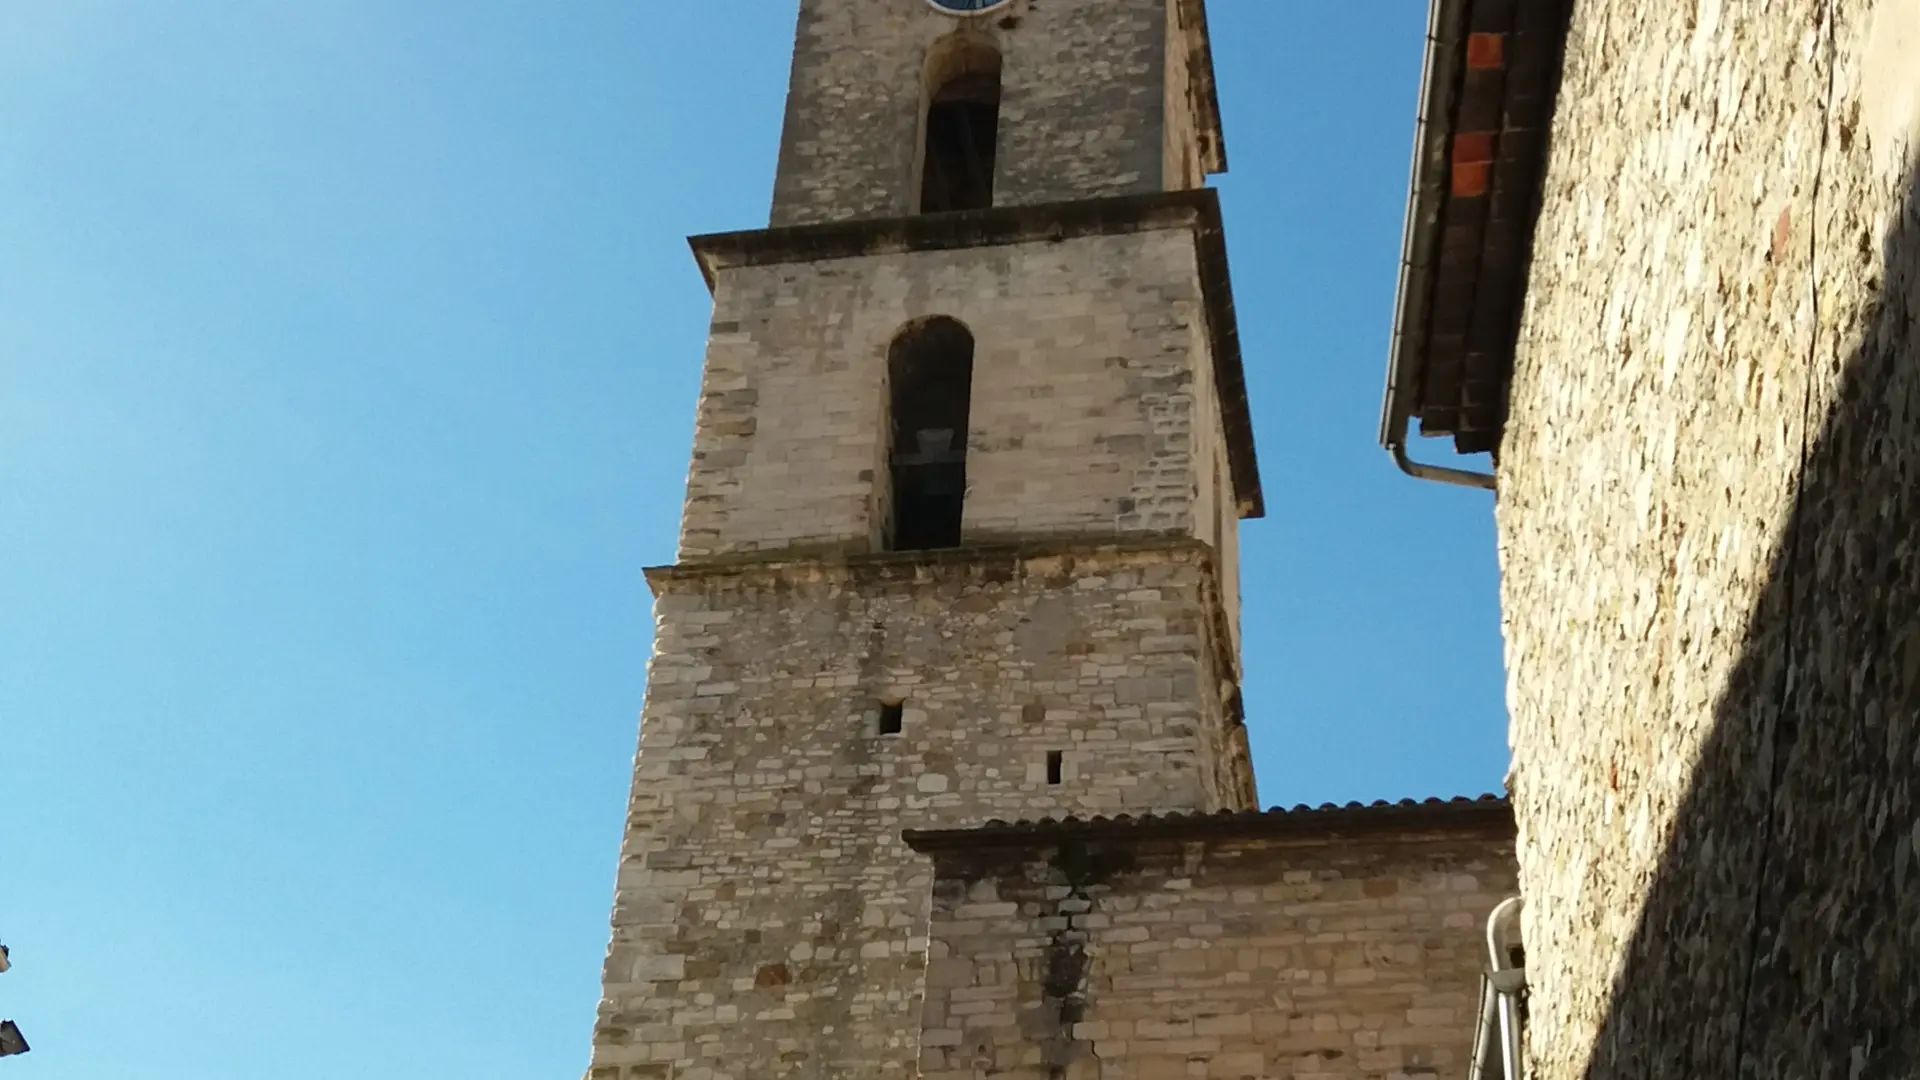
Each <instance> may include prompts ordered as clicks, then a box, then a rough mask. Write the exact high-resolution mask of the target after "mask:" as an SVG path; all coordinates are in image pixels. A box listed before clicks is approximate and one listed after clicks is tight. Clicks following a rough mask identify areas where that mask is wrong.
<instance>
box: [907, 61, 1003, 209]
mask: <svg viewBox="0 0 1920 1080" xmlns="http://www.w3.org/2000/svg"><path fill="white" fill-rule="evenodd" d="M927 88H928V93H927V113H926V123H925V125H924V128H925V132H926V144H925V145H924V146H923V147H922V148H921V165H920V212H921V213H923V214H939V213H944V212H946V211H949V210H984V209H986V208H987V207H990V206H992V205H993V164H994V151H995V147H996V146H997V144H998V140H999V137H1000V54H999V53H998V52H997V51H995V50H994V48H993V46H991V45H988V44H986V43H985V42H980V41H961V42H956V43H954V44H953V45H951V46H950V47H948V48H947V49H945V50H942V51H940V52H937V53H935V54H934V57H933V61H932V63H931V64H930V65H929V67H928V71H927Z"/></svg>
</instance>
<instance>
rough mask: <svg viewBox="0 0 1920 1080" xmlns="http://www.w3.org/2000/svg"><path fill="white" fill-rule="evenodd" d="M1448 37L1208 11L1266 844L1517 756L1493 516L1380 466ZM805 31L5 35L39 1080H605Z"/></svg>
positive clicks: (19, 704)
mask: <svg viewBox="0 0 1920 1080" xmlns="http://www.w3.org/2000/svg"><path fill="white" fill-rule="evenodd" d="M1424 6H1425V5H1424V2H1423V0H1366V2H1364V3H1305V2H1294V0H1214V3H1213V4H1212V19H1213V22H1214V35H1215V41H1214V46H1215V52H1216V55H1217V60H1218V65H1219V78H1220V87H1221V96H1222V98H1223V108H1224V112H1225V117H1226V124H1227V139H1228V146H1229V149H1230V154H1231V158H1232V165H1233V171H1232V173H1231V174H1229V175H1228V176H1225V177H1222V178H1220V179H1219V181H1218V184H1219V186H1220V188H1221V189H1222V191H1223V196H1224V199H1225V203H1226V217H1227V228H1228V241H1229V247H1230V250H1231V254H1232V257H1233V274H1234V283H1235V287H1236V294H1237V302H1238V307H1239V313H1240V328H1241V333H1242V337H1243V340H1244V345H1245V355H1246V364H1247V375H1248V382H1249V386H1250V393H1251V395H1252V401H1253V410H1254V421H1255V426H1256V435H1257V438H1258V441H1259V446H1260V453H1261V458H1262V462H1263V464H1264V475H1263V479H1264V484H1265V490H1266V495H1267V506H1268V517H1267V518H1266V519H1265V520H1262V521H1256V522H1249V523H1247V525H1246V527H1245V529H1244V531H1243V544H1244V553H1245V554H1244V566H1245V575H1246V576H1245V581H1244V583H1243V590H1244V594H1245V603H1246V647H1247V668H1248V671H1249V673H1250V675H1249V679H1248V685H1247V689H1246V700H1247V704H1248V709H1249V713H1250V721H1251V724H1252V726H1253V734H1254V748H1255V758H1256V764H1257V768H1258V771H1259V777H1260V790H1261V794H1262V797H1263V799H1265V800H1266V801H1267V802H1269V803H1282V804H1293V803H1298V802H1303V801H1305V802H1319V801H1323V800H1330V799H1337V800H1346V799H1355V798H1363V799H1373V798H1382V797H1392V798H1398V797H1403V796H1413V795H1420V796H1425V795H1451V794H1458V793H1478V792H1481V791H1487V790H1494V789H1497V788H1498V787H1499V785H1500V782H1501V777H1502V773H1503V772H1504V769H1505V764H1506V750H1505V734H1506V724H1505V719H1504V710H1503V706H1502V700H1501V692H1502V672H1501V661H1500V643H1499V627H1498V615H1497V606H1496V605H1497V597H1496V577H1495V562H1494V558H1495V556H1494V542H1493V535H1492V500H1491V498H1490V497H1489V496H1487V495H1486V494H1485V493H1483V492H1474V491H1467V490H1463V489H1457V488H1444V487H1438V486H1434V485H1431V484H1422V483H1417V482H1415V481H1412V480H1409V479H1406V478H1405V477H1402V476H1401V475H1400V474H1399V473H1398V472H1396V471H1395V470H1394V469H1393V467H1392V464H1391V463H1390V461H1389V460H1388V458H1387V455H1386V454H1385V453H1384V452H1382V451H1381V450H1379V449H1378V447H1377V446H1376V443H1375V436H1376V427H1377V422H1378V412H1379V406H1380V398H1381V386H1382V383H1383V379H1384V372H1385V364H1386V355H1387V343H1388V337H1389V331H1390V327H1391V324H1392V299H1393V292H1394V285H1395V270H1396V264H1397V259H1398V254H1399V241H1400V228H1401V221H1402V215H1403V213H1404V210H1405V202H1406V187H1407V172H1408V161H1409V152H1410V148H1411V142H1412V134H1413V132H1412V128H1413V121H1414V111H1415V106H1416V101H1417V92H1418V87H1417V84H1418V81H1419V72H1420V57H1421V47H1422V36H1423V33H1424V29H1425V12H1424ZM794 7H795V5H794V3H793V0H697V2H693V3H668V2H665V0H575V2H572V3H567V4H553V3H550V2H535V0H459V2H458V3H455V2H452V0H409V2H407V3H394V2H392V0H324V2H313V3H293V2H289V0H166V2H164V3H132V2H127V0H119V2H109V0H0V940H4V941H6V942H7V943H8V944H9V945H11V946H12V947H13V955H14V961H15V965H16V966H15V969H14V971H13V972H12V973H10V974H7V975H5V976H0V1015H12V1016H13V1017H15V1018H16V1019H18V1020H19V1021H20V1023H21V1025H22V1027H23V1028H24V1029H25V1031H26V1033H27V1035H28V1037H29V1039H31V1040H32V1042H33V1043H34V1044H35V1049H34V1052H33V1053H32V1054H29V1055H27V1056H25V1057H22V1058H13V1059H6V1060H4V1061H0V1076H6V1077H15V1076H17V1077H21V1078H36V1080H98V1078H101V1077H108V1076H128V1077H140V1078H142V1080H255V1078H258V1077H263V1076H271V1077H274V1078H276V1080H318V1078H327V1080H335V1078H338V1077H341V1076H354V1077H367V1078H375V1080H385V1078H394V1080H399V1078H403V1077H404V1078H407V1080H415V1078H418V1077H439V1076H448V1077H456V1076H457V1077H461V1078H463V1080H489V1078H496V1077H497V1078H503V1080H504V1078H509V1077H511V1078H516V1080H520V1078H526V1077H534V1076H547V1077H552V1076H562V1077H574V1076H578V1075H580V1073H581V1071H582V1070H583V1068H584V1065H585V1060H586V1050H587V1044H588V1039H589V1033H590V1027H591V1024H592V1018H593V1008H594V1002H595V1000H596V998H597V988H598V976H599V967H600V960H601V956H602V954H603V951H604V948H605V942H606V936H607V930H606V926H607V911H608V908H609V904H610V900H611V895H612V883H613V872H614V864H615V857H616V852H617V848H618V843H619V837H620V831H621V824H622V814H623V807H624V803H625V798H626V793H627V783H628V775H629V771H630V767H631V760H632V754H633V747H634V741H635V725H636V719H637V716H638V712H639V706H640V700H641V693H642V690H643V681H644V673H645V664H646V658H647V650H648V645H649V634H650V630H651V617H650V613H649V608H648V603H649V597H648V594H647V590H646V587H645V584H644V582H643V581H642V578H641V575H640V571H641V568H642V567H644V566H647V565H652V564H658V563H664V562H668V561H671V559H672V556H673V537H674V533H675V526H676V519H677V516H678V513H679V506H680V485H681V483H682V481H683V478H684V476H685V472H686V464H687V453H688V442H689V438H690V430H691V425H692V419H693V408H694V399H695V393H696V386H697V381H698V377H699V368H700V360H701V352H702V343H703V335H704V332H705V328H706V323H707V318H708V300H707V296H706V292H705V289H704V287H703V285H702V283H701V280H700V275H699V273H698V272H697V271H696V269H695V267H694V265H693V262H692V260H691V258H690V257H689V255H688V253H687V249H686V245H685V243H684V237H685V236H686V235H687V234H690V233H697V232H706V231H715V230H730V229H739V228H751V227H755V226H758V225H761V224H763V223H764V222H765V219H766V209H767V203H768V198H769V195H770V192H771V183H772V170H773V164H774V158H775V152H776V147H777V142H778V126H779V122H780V118H781V108H782V105H781V97H782V94H783V93H784V89H785V79H786V66H787V56H788V50H789V48H790V46H791V40H792V38H791V35H792V28H793V11H794ZM1420 449H1421V450H1422V451H1423V452H1424V453H1426V454H1428V455H1429V456H1435V455H1438V454H1439V453H1440V452H1441V450H1440V444H1428V445H1425V446H1423V447H1421V448H1420Z"/></svg>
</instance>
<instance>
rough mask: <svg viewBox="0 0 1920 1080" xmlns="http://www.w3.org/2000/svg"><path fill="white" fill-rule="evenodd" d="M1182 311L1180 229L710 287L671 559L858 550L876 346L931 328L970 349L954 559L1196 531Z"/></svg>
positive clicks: (1195, 318) (872, 431)
mask: <svg viewBox="0 0 1920 1080" xmlns="http://www.w3.org/2000/svg"><path fill="white" fill-rule="evenodd" d="M1201 305H1202V298H1201V295H1200V277H1199V271H1198V268H1197V264H1196V261H1195V253H1194V242H1193V237H1192V234H1191V233H1190V232H1188V231H1187V230H1186V229H1184V228H1179V229H1165V230H1156V231H1149V232H1140V233H1132V234H1123V235H1113V236H1092V237H1082V238H1076V239H1071V240H1064V241H1061V242H1058V243H1047V242H1040V243H1028V244H1014V245H1007V246H1002V247H991V248H970V249H962V250H950V251H921V252H904V253H898V254H882V255H870V256H861V257H855V258H847V259H837V260H833V261H831V262H822V263H807V264H789V265H779V266H760V267H743V268H737V269H730V270H725V271H722V272H721V273H720V275H719V277H718V280H717V281H716V283H715V289H714V322H713V336H712V339H711V342H710V344H709V347H708V353H707V364H706V375H705V382H704V385H703V387H702V390H701V398H700V406H699V414H698V418H697V422H696V427H695V433H694V460H693V466H692V469H691V470H690V472H689V474H688V480H687V502H686V514H685V518H684V521H683V526H682V530H681V540H680V557H681V558H682V559H698V558H706V557H711V556H716V555H730V554H740V553H744V552H755V551H773V550H791V549H811V550H827V551H841V552H845V551H852V552H859V551H869V550H872V549H873V548H874V547H875V546H876V544H877V543H878V542H879V537H880V534H881V530H882V525H883V524H884V520H885V518H884V512H885V505H884V500H883V499H882V497H881V496H882V495H883V493H884V490H885V487H886V484H887V470H886V466H885V463H886V455H887V447H886V437H887V430H888V423H887V422H886V420H885V409H886V396H887V389H886V387H887V379H886V369H887V349H888V345H889V344H890V343H891V342H892V341H893V339H894V338H895V337H896V336H897V335H898V334H899V332H900V331H901V330H902V329H903V328H904V327H905V326H906V325H907V324H908V323H909V322H910V321H912V320H915V319H920V318H924V317H927V316H931V315H948V316H952V317H954V318H957V319H959V320H960V321H961V322H963V323H965V324H966V325H967V327H968V328H969V329H970V330H971V331H972V333H973V335H974V339H975V344H974V369H973V399H972V408H971V416H970V424H971V428H972V430H971V431H970V432H969V433H968V449H967V477H968V492H967V500H966V507H965V519H964V524H963V532H964V536H965V538H966V539H967V541H968V542H969V543H982V542H992V541H996V540H1009V539H1023V540H1025V539H1033V538H1043V537H1049V536H1052V537H1061V536H1100V535H1104V536H1108V537H1116V536H1125V535H1145V534H1155V535H1166V534H1173V533H1180V534H1186V535H1198V536H1207V535H1208V529H1209V528H1210V525H1209V524H1208V522H1207V519H1205V518H1196V517H1195V513H1194V504H1195V501H1196V500H1197V499H1198V498H1200V497H1201V494H1200V493H1201V490H1202V488H1203V486H1205V485H1208V484H1211V483H1212V482H1213V480H1212V478H1211V477H1210V476H1209V475H1208V473H1209V472H1210V466H1209V464H1208V463H1207V462H1206V460H1205V459H1197V458H1196V454H1195V443H1196V442H1204V443H1205V444H1207V445H1209V446H1212V445H1216V444H1218V443H1219V442H1220V441H1221V438H1222V437H1221V436H1220V434H1219V431H1218V427H1219V424H1220V420H1219V413H1218V407H1217V404H1215V403H1214V395H1213V393H1212V391H1211V389H1210V388H1211V385H1212V384H1211V381H1210V380H1211V369H1212V360H1211V357H1210V356H1209V354H1208V353H1207V346H1206V337H1205V323H1206V319H1205V316H1204V314H1203V312H1202V306H1201ZM1229 592H1230V594H1233V595H1237V589H1234V590H1229Z"/></svg>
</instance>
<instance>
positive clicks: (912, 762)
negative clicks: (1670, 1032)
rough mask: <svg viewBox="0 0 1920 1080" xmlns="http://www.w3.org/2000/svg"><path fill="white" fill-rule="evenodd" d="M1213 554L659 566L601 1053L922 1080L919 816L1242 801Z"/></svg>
mask: <svg viewBox="0 0 1920 1080" xmlns="http://www.w3.org/2000/svg"><path fill="white" fill-rule="evenodd" d="M1210 567H1211V561H1210V557H1209V553H1208V550H1207V549H1206V548H1205V547H1204V546H1202V545H1200V544H1197V543H1195V542H1193V541H1184V542H1174V543H1163V544H1155V545H1146V546H1140V547H1136V548H1132V549H1122V548H1107V549H1098V548H1072V549H1061V550H1057V551H1054V552H1052V553H1028V554H1014V553H1002V554H1000V555H992V554H989V553H985V552H980V551H973V552H955V553H949V554H948V557H947V558H945V559H944V560H943V559H941V558H939V557H937V556H936V557H929V558H917V557H913V556H870V557H865V558H855V559H853V560H851V561H849V562H847V563H844V564H827V563H822V562H820V561H817V560H807V559H803V560H797V561H792V562H784V563H783V562H776V561H767V562H761V563H756V564H749V565H741V566H732V567H708V568H700V567H681V568H673V569H666V570H662V571H658V572H656V573H655V574H654V575H653V576H654V581H655V586H656V588H657V589H658V591H659V599H658V602H657V639H656V646H655V649H656V651H655V655H654V660H653V663H652V666H651V669H650V672H649V684H648V692H647V704H646V711H645V715H644V716H643V717H642V720H641V742H640V753H639V758H638V762H637V770H636V773H635V782H634V794H633V801H632V806H631V810H630V814H629V821H628V835H627V842H626V845H625V849H624V852H623V855H622V863H621V867H622V868H621V873H620V879H619V886H618V891H617V896H616V902H615V911H614V938H613V947H612V949H611V951H610V954H609V958H608V963H607V970H606V1000H605V1002H604V1003H603V1005H602V1010H601V1016H600V1023H599V1026H598V1030H597V1036H596V1046H595V1055H594V1061H595V1064H596V1065H598V1066H601V1067H613V1066H621V1065H637V1064H642V1063H655V1062H665V1063H671V1064H673V1065H674V1066H675V1067H676V1068H677V1069H679V1070H681V1071H680V1072H678V1073H676V1074H675V1075H676V1076H687V1075H701V1076H709V1077H712V1078H714V1080H721V1078H727V1077H734V1078H740V1080H745V1078H748V1077H761V1076H792V1077H821V1078H826V1077H842V1076H848V1075H868V1076H891V1075H908V1073H907V1072H905V1071H904V1070H908V1069H910V1068H911V1066H912V1061H913V1057H914V1054H915V1052H916V1038H917V1034H918V1020H917V1016H918V1008H919V999H920V993H921V990H920V980H921V978H922V973H923V969H924V965H925V959H926V952H925V950H926V946H925V940H924V936H925V932H926V919H927V910H928V909H927V904H928V897H929V888H930V884H931V876H930V868H929V867H928V866H927V864H926V863H925V862H924V860H921V859H920V858H918V857H917V856H915V855H914V854H913V853H912V852H911V851H909V850H908V849H907V848H906V847H905V846H904V845H903V844H902V843H901V841H900V831H901V830H902V829H903V828H908V827H931V826H953V825H967V824H976V823H980V822H984V821H987V820H989V819H992V818H1004V819H1018V818H1026V817H1039V816H1045V815H1047V814H1057V813H1080V814H1097V813H1106V814H1112V813H1119V812H1134V813H1140V812H1144V811H1151V810H1164V809H1192V810H1215V809H1244V808H1247V807H1249V806H1250V805H1251V803H1252V799H1253V791H1252V787H1251V783H1252V776H1251V772H1250V771H1249V770H1248V767H1247V759H1246V750H1245V731H1244V729H1243V728H1240V727H1239V726H1238V725H1237V724H1235V723H1233V722H1232V720H1231V719H1230V718H1229V716H1228V714H1227V711H1226V709H1225V707H1224V706H1223V703H1222V701H1221V698H1220V693H1219V687H1220V686H1221V685H1222V677H1223V675H1224V674H1225V668H1224V667H1223V665H1225V664H1228V663H1230V658H1231V656H1232V653H1231V651H1230V648H1229V647H1228V646H1227V645H1226V644H1225V643H1224V641H1223V639H1222V637H1221V636H1220V634H1219V633H1218V632H1217V631H1216V629H1215V627H1216V625H1217V622H1216V620H1217V619H1218V611H1219V609H1218V603H1217V600H1216V599H1215V598H1214V595H1213V593H1214V585H1213V577H1212V572H1211V568H1210ZM883 702H900V703H902V705H903V709H902V719H903V730H902V732H901V733H900V734H899V735H881V734H879V733H878V729H877V720H878V715H879V710H880V706H881V704H882V703H883ZM1052 752H1058V753H1060V754H1061V756H1062V766H1063V767H1062V769H1061V777H1060V783H1058V784H1052V783H1049V780H1048V768H1047V759H1048V755H1049V753H1052ZM975 914H976V915H978V917H980V918H982V919H989V918H999V917H1002V916H1000V915H996V914H995V913H994V910H993V909H991V908H989V907H982V908H980V909H978V910H977V911H976V912H975ZM697 1070H711V1071H709V1072H699V1071H697Z"/></svg>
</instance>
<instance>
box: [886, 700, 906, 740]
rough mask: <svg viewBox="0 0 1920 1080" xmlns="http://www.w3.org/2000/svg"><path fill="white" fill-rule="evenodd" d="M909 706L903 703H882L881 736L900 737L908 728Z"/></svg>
mask: <svg viewBox="0 0 1920 1080" xmlns="http://www.w3.org/2000/svg"><path fill="white" fill-rule="evenodd" d="M906 717H907V706H906V703H905V702H901V701H883V702H881V703H880V734H882V735H898V734H900V732H901V730H902V729H903V728H905V727H906Z"/></svg>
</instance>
